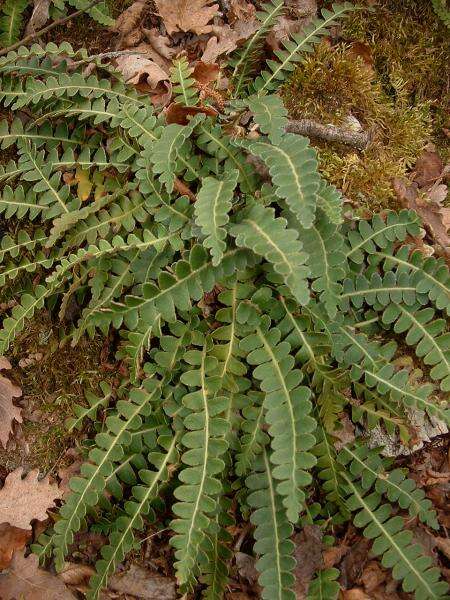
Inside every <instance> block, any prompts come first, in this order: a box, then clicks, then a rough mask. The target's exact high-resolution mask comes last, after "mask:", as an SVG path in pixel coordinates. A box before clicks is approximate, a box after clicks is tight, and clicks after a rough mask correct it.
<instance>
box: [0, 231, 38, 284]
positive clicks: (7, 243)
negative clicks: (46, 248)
mask: <svg viewBox="0 0 450 600" xmlns="http://www.w3.org/2000/svg"><path fill="white" fill-rule="evenodd" d="M46 240H47V235H46V234H45V232H44V231H43V230H42V229H36V231H34V232H33V237H30V235H29V233H28V232H27V231H25V230H24V229H20V230H19V232H18V233H17V236H16V238H15V239H14V238H12V237H11V236H10V235H9V234H7V235H4V236H3V237H2V241H1V243H0V264H1V263H3V261H4V259H5V257H6V256H8V255H9V256H10V257H11V258H17V257H18V256H20V255H21V254H22V252H23V251H24V250H34V249H35V248H36V246H42V245H43V244H44V242H46ZM0 273H1V272H0Z"/></svg>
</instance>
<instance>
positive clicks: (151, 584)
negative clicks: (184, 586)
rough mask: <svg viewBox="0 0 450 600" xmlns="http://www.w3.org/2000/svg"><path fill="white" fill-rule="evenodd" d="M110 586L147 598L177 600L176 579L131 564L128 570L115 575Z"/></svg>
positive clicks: (113, 588)
mask: <svg viewBox="0 0 450 600" xmlns="http://www.w3.org/2000/svg"><path fill="white" fill-rule="evenodd" d="M109 588H110V589H112V590H114V591H115V592H120V593H122V594H124V593H126V594H131V595H133V596H136V597H137V598H145V600H175V598H176V597H177V596H176V591H175V580H174V579H172V578H171V577H163V576H162V575H158V574H157V573H152V572H151V571H148V570H147V569H143V568H142V567H138V566H137V565H131V567H130V568H129V570H128V571H126V572H125V573H120V574H117V575H113V576H112V577H111V579H110V581H109Z"/></svg>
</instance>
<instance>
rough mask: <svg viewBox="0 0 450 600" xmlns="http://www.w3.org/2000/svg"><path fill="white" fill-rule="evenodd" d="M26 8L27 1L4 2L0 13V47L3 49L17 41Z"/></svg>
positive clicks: (7, 0)
mask: <svg viewBox="0 0 450 600" xmlns="http://www.w3.org/2000/svg"><path fill="white" fill-rule="evenodd" d="M27 6H28V0H5V3H4V4H3V6H2V10H1V13H0V45H1V46H3V48H7V47H8V46H11V45H12V44H14V43H15V42H17V41H18V39H19V36H20V33H21V29H22V22H23V13H24V12H25V9H26V7H27Z"/></svg>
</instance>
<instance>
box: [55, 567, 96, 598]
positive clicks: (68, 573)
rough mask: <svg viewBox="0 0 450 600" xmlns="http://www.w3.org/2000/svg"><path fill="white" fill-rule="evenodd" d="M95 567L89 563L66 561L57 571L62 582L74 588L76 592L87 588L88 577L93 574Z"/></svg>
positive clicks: (84, 590)
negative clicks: (60, 569)
mask: <svg viewBox="0 0 450 600" xmlns="http://www.w3.org/2000/svg"><path fill="white" fill-rule="evenodd" d="M94 573H95V569H94V568H93V567H91V566H89V565H81V564H78V563H70V562H68V563H66V564H65V565H64V569H63V570H62V571H61V572H60V573H58V577H60V578H61V579H62V580H63V581H64V583H65V584H66V585H68V586H71V587H73V588H75V589H76V590H77V591H78V592H82V593H84V592H87V590H88V589H89V579H90V578H91V577H92V575H94Z"/></svg>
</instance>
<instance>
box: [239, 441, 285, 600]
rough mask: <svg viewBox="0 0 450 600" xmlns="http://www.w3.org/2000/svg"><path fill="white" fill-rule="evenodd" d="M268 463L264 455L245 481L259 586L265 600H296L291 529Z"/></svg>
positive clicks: (267, 458) (265, 454) (266, 456)
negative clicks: (250, 512)
mask: <svg viewBox="0 0 450 600" xmlns="http://www.w3.org/2000/svg"><path fill="white" fill-rule="evenodd" d="M271 462H273V461H272V460H270V459H269V457H268V455H267V453H266V452H265V451H263V453H262V455H261V456H260V457H258V459H257V460H256V461H255V465H254V467H253V468H254V473H253V474H252V475H249V476H248V477H247V479H246V481H245V483H246V486H247V487H248V489H249V490H250V494H249V496H248V498H247V502H248V504H249V505H250V507H251V508H252V509H253V512H252V515H251V517H250V521H251V522H252V523H253V525H255V531H254V534H253V535H254V538H255V545H254V551H255V552H256V553H257V554H258V555H259V558H258V560H257V562H256V568H257V570H258V571H259V573H260V576H259V579H258V582H259V584H260V586H261V587H262V594H261V597H262V598H264V599H265V600H273V599H274V598H277V599H279V600H295V593H294V592H293V586H294V582H295V578H294V575H293V570H294V567H295V559H294V557H293V553H294V543H293V542H292V541H291V540H290V539H289V538H290V536H291V534H292V531H293V527H292V524H291V523H290V522H289V521H288V519H287V517H286V513H285V510H284V507H283V504H282V500H281V496H280V495H279V494H278V493H277V491H276V482H275V481H274V479H273V470H272V468H271V465H270V463H271Z"/></svg>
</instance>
